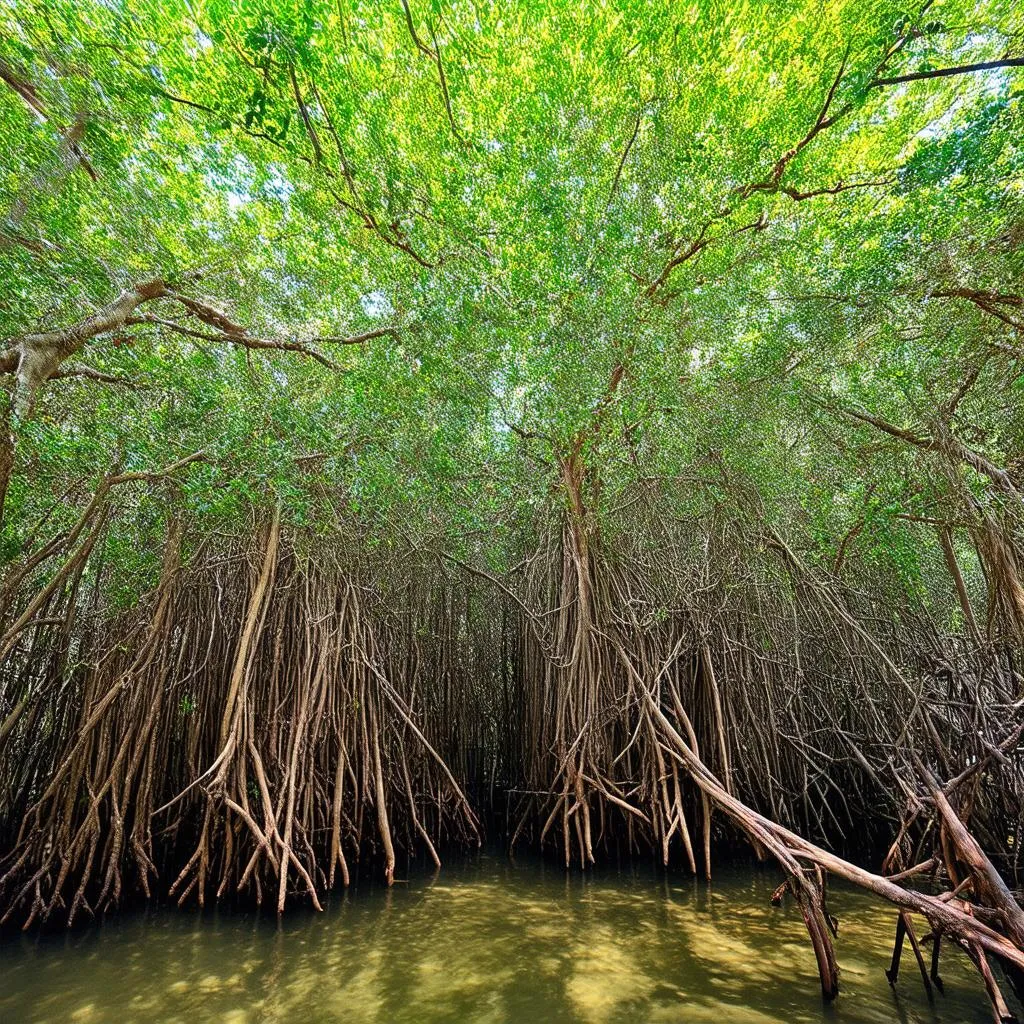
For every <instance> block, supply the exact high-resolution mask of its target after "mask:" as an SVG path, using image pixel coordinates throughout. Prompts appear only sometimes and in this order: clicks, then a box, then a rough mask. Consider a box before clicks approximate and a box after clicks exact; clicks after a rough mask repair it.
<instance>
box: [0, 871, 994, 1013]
mask: <svg viewBox="0 0 1024 1024" xmlns="http://www.w3.org/2000/svg"><path fill="white" fill-rule="evenodd" d="M776 884H777V879H776V878H775V877H774V876H773V875H772V874H771V873H770V872H763V871H758V872H754V871H746V872H733V873H732V874H730V873H728V872H726V873H723V874H721V875H720V876H719V877H718V878H717V879H716V881H715V883H714V886H713V887H711V888H709V887H707V886H706V885H704V883H702V882H697V881H691V880H690V879H688V878H682V877H670V881H669V882H668V883H666V881H665V879H664V877H663V876H659V875H657V874H655V873H653V872H652V873H651V874H649V875H645V874H644V873H643V872H640V871H637V872H634V873H630V874H623V875H621V876H616V875H611V874H608V873H604V874H595V875H593V876H588V877H587V878H586V879H584V878H581V877H580V876H579V875H578V874H576V875H570V876H568V877H567V876H566V875H565V873H564V872H562V871H559V870H552V868H551V867H550V866H545V865H541V864H537V863H530V862H529V861H526V862H521V863H519V864H517V865H510V864H509V863H508V862H507V861H504V860H500V859H494V858H483V859H481V861H479V862H478V863H477V864H476V865H467V866H463V867H461V868H450V867H449V868H446V869H445V871H444V872H443V874H442V875H441V876H439V879H438V881H436V882H434V883H433V884H431V882H430V881H429V880H426V879H423V880H421V881H417V880H416V878H415V877H412V878H410V882H409V884H408V885H403V886H401V887H397V886H396V887H395V889H394V890H392V891H391V892H387V893H386V892H382V891H381V890H380V889H375V890H371V891H366V890H365V889H364V890H363V891H357V892H354V893H352V894H351V895H349V896H347V897H346V898H344V899H343V900H338V901H336V902H335V904H334V905H333V906H332V907H329V908H328V910H327V912H326V913H324V914H321V915H314V914H306V913H304V912H301V911H299V912H295V913H292V914H290V915H288V916H287V917H286V918H285V919H284V920H283V922H282V923H281V924H280V925H278V924H277V922H276V921H274V920H273V919H269V920H268V919H263V920H257V919H255V918H254V917H253V916H252V915H243V914H234V915H232V914H227V913H220V914H210V913H207V914H206V915H205V916H204V917H201V918H200V917H197V916H194V915H189V914H186V913H174V912H170V911H167V912H163V911H161V912H157V913H154V914H150V915H148V916H147V915H141V914H140V915H134V916H133V915H125V916H124V917H122V918H120V919H119V920H117V921H116V922H111V923H110V924H108V925H106V926H103V927H100V928H97V929H94V930H92V931H89V932H85V933H79V934H78V935H76V936H75V937H74V938H72V939H67V938H65V937H62V936H57V937H48V938H45V939H40V940H32V939H25V938H23V939H18V940H15V941H13V942H10V943H6V944H5V945H4V947H3V948H2V949H0V963H2V967H0V971H2V975H3V976H2V979H0V1021H2V1022H3V1024H7V1022H8V1021H10V1022H12V1024H14V1022H18V1024H68V1022H69V1021H72V1022H79V1021H80V1022H85V1024H107V1022H112V1024H157V1022H159V1024H174V1022H178V1024H208V1022H210V1024H212V1022H217V1024H223V1022H228V1024H292V1022H299V1024H335V1022H344V1024H360V1022H374V1024H377V1022H379V1024H392V1022H397V1024H402V1022H416V1024H440V1022H456V1021H458V1022H461V1021H472V1022H485V1024H487V1022H493V1024H500V1022H519V1021H524V1022H526V1024H545V1022H547V1021H565V1022H569V1024H574V1022H577V1024H606V1022H607V1024H612V1022H620V1021H621V1022H626V1021H651V1022H654V1024H661V1022H666V1024H667V1022H673V1024H679V1022H685V1024H826V1022H827V1024H890V1022H891V1021H894V1020H901V1021H902V1022H903V1024H988V1021H989V1020H990V1017H989V1013H988V1010H987V1007H986V1000H985V997H984V993H983V991H982V989H981V986H980V984H979V983H978V980H977V978H976V976H974V974H973V972H972V969H971V968H970V966H969V965H968V964H967V963H966V962H965V961H963V959H962V958H960V957H959V956H958V955H957V954H956V952H955V951H949V952H948V953H946V954H945V955H944V960H943V975H944V978H945V981H946V991H947V997H946V998H945V999H941V998H939V997H937V1000H936V1003H935V1007H934V1009H932V1008H930V1007H929V1006H928V1003H927V1000H926V999H925V997H924V995H923V993H922V991H921V986H920V982H919V979H918V978H917V977H916V971H914V970H912V969H908V970H907V971H906V972H905V974H904V976H903V977H901V980H900V984H899V986H898V992H897V994H896V995H894V994H893V992H892V991H891V990H890V988H889V986H888V984H887V983H886V981H885V978H884V974H883V970H884V968H885V967H886V966H887V965H888V958H889V955H890V953H891V948H892V947H891V943H892V934H893V927H894V916H893V913H892V911H891V910H890V909H888V908H886V907H883V906H879V905H878V904H876V903H873V902H871V901H870V900H868V899H867V898H865V897H863V896H862V895H861V894H858V893H853V892H849V891H844V890H842V889H839V890H837V891H836V892H834V893H833V894H832V906H831V909H832V910H833V912H834V913H836V914H837V915H838V916H839V918H840V921H841V926H840V932H839V939H838V941H837V944H836V946H837V952H838V956H839V961H840V965H841V968H842V986H843V992H842V994H841V996H840V999H839V1001H838V1003H837V1004H836V1005H835V1006H834V1007H833V1008H831V1009H829V1010H823V1008H822V1004H821V1001H820V996H819V994H818V982H817V973H816V970H815V964H814V957H813V954H812V952H811V949H810V946H809V944H808V942H807V938H806V932H805V931H804V927H803V923H802V921H801V918H800V914H799V912H798V911H797V909H796V908H795V907H794V906H792V905H787V906H784V907H782V908H772V907H771V906H769V904H768V896H769V894H770V892H771V890H772V889H773V888H774V886H775V885H776ZM907 957H908V958H909V951H908V954H907ZM905 966H907V967H908V968H912V967H913V962H912V960H911V961H910V963H909V964H905Z"/></svg>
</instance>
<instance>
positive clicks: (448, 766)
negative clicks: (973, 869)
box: [0, 519, 1024, 923]
mask: <svg viewBox="0 0 1024 1024" xmlns="http://www.w3.org/2000/svg"><path fill="white" fill-rule="evenodd" d="M99 522H100V523H101V522H102V520H101V519H100V520H99ZM737 529H738V528H736V527H728V526H723V528H722V529H720V530H719V531H717V533H714V534H711V535H709V536H707V537H706V538H704V542H703V543H702V544H701V545H699V547H700V548H701V549H702V550H703V558H702V560H701V561H700V562H697V563H695V562H694V560H693V550H694V545H693V543H692V541H691V542H688V543H684V542H683V541H681V540H676V541H675V542H673V540H672V538H670V537H666V538H664V541H663V542H660V543H659V544H658V546H657V551H656V554H655V553H654V552H653V551H648V552H644V551H643V550H641V549H640V548H637V549H636V550H634V551H632V552H630V554H629V557H627V558H618V559H612V558H609V557H606V556H605V555H604V554H603V552H602V551H601V549H600V545H599V544H598V542H597V540H596V539H595V537H594V536H589V535H585V534H584V533H582V532H581V531H579V530H577V529H575V528H574V526H573V524H572V522H571V521H567V522H566V523H565V524H564V525H563V526H562V527H561V528H560V529H553V530H551V531H549V532H548V533H546V534H544V535H543V537H542V539H541V542H540V544H539V546H538V547H537V549H536V550H535V551H533V552H532V553H531V555H530V557H529V558H528V559H526V560H524V562H523V563H522V564H521V566H520V567H519V569H518V570H517V572H516V573H515V574H513V575H512V576H510V577H509V579H510V580H511V582H510V583H501V585H500V586H495V585H494V583H495V580H494V579H492V578H488V574H486V573H482V572H480V571H477V570H473V569H471V568H470V567H469V566H468V564H465V563H461V562H457V561H452V560H451V559H446V558H443V557H441V558H439V557H435V556H433V555H431V554H429V553H427V552H424V551H417V550H414V549H412V548H409V549H408V550H404V551H399V552H398V553H397V554H396V553H395V552H392V553H391V557H390V558H388V559H383V558H381V557H373V558H371V557H368V556H367V555H366V554H365V553H364V554H363V555H362V556H353V555H352V553H351V552H346V551H344V550H341V549H331V548H328V547H325V546H323V545H319V544H318V545H311V544H310V543H309V538H303V537H302V536H298V535H294V536H285V535H283V533H282V530H281V527H280V525H279V523H278V522H277V520H276V519H274V520H273V521H272V522H270V523H269V524H266V525H264V526H263V527H262V528H261V529H258V530H257V531H255V533H254V535H253V537H252V538H251V539H249V540H248V541H247V542H244V543H243V542H234V543H231V544H225V545H221V546H220V549H219V550H217V551H216V553H214V551H213V549H212V547H210V546H208V545H204V546H202V547H200V549H199V550H198V552H197V553H194V554H193V556H192V557H191V558H190V559H189V560H188V562H187V564H186V562H185V560H184V559H183V557H182V546H183V543H182V537H181V530H180V529H179V527H178V526H177V525H174V526H173V527H172V528H171V530H170V532H169V534H168V536H167V539H166V542H165V550H164V555H163V569H162V572H161V575H160V579H159V582H158V584H157V585H156V587H155V588H154V589H153V590H152V592H150V593H149V594H147V595H145V597H144V599H143V600H141V601H140V602H139V603H138V605H137V606H136V607H135V608H133V609H131V610H129V611H126V612H122V613H120V614H117V615H109V614H106V613H105V612H104V609H103V607H102V604H100V603H98V602H97V601H96V599H95V595H93V594H86V593H83V591H82V588H81V586H80V574H81V565H82V564H83V563H82V562H81V560H79V555H80V554H81V552H82V551H83V550H84V549H85V548H86V546H87V545H91V543H92V542H93V539H94V532H95V531H89V530H88V529H83V530H82V537H80V538H76V541H75V542H76V543H77V544H78V547H77V548H73V550H72V553H71V555H70V557H69V558H68V560H67V562H66V563H65V569H67V571H64V572H63V573H62V574H60V573H59V574H58V577H60V578H59V580H58V585H57V586H53V587H50V589H49V592H48V593H46V594H45V595H44V600H43V601H41V602H38V601H35V599H34V598H28V599H22V601H21V602H20V603H19V602H18V601H12V602H11V604H10V607H9V609H8V628H7V632H6V636H5V645H6V647H7V648H8V649H7V651H6V657H5V662H4V665H3V677H2V685H3V713H4V720H3V725H2V727H0V728H2V730H3V732H2V735H0V744H2V748H0V787H2V788H0V800H2V807H3V816H2V817H3V820H2V823H0V834H2V837H3V854H4V859H3V862H2V870H0V900H2V915H3V917H4V919H5V920H6V921H15V920H16V921H20V922H22V923H32V922H36V921H45V920H47V919H50V918H57V919H61V918H62V919H64V920H66V921H69V922H70V921H74V920H75V919H76V918H77V917H78V916H79V915H81V914H82V913H87V914H88V913H92V914H95V913H98V912H102V911H105V910H108V909H110V908H111V907H114V906H116V905H118V904H119V903H120V902H121V901H122V900H123V899H124V898H125V897H126V896H127V895H128V894H131V893H142V894H144V895H147V896H149V895H160V896H170V897H173V898H175V899H177V900H179V901H182V902H184V901H188V900H195V901H197V902H199V903H200V904H202V903H203V902H204V901H205V900H207V899H209V898H211V897H214V896H215V897H218V898H221V897H225V896H226V895H227V894H234V893H242V894H245V895H246V896H250V897H252V898H255V899H256V900H257V901H261V902H262V901H267V902H269V903H271V904H272V905H275V906H276V907H278V908H279V909H281V908H283V907H284V905H285V903H286V902H287V901H288V899H289V898H293V897H301V898H302V899H307V900H309V901H311V902H312V903H313V904H314V905H319V901H320V900H321V899H322V898H323V896H324V894H325V893H326V892H328V891H329V890H330V889H331V888H332V887H333V886H334V885H335V884H336V883H338V882H341V883H347V882H348V880H349V877H350V872H351V866H352V863H353V861H354V860H359V859H361V858H362V859H369V861H371V862H372V863H374V864H375V865H378V866H379V869H380V870H381V871H382V872H383V876H384V878H385V879H386V880H388V881H390V880H391V879H392V877H393V875H394V870H395V862H396V856H397V853H396V851H398V852H401V851H405V852H406V853H407V854H411V853H412V852H414V851H415V852H420V853H425V854H426V855H428V856H429V857H431V858H433V859H435V860H438V859H439V851H440V850H441V849H442V848H443V847H450V846H453V845H459V846H464V845H466V844H469V845H474V844H477V843H479V842H480V841H481V837H482V826H481V822H482V821H483V820H485V819H488V818H490V819H492V820H494V819H495V817H496V816H495V814H494V813H493V812H495V810H496V809H498V808H500V809H501V810H502V812H503V813H502V815H501V819H503V820H504V821H506V822H507V823H508V832H509V834H508V835H507V836H506V837H505V838H506V839H507V841H509V842H510V843H511V845H512V846H516V845H520V844H524V843H528V844H530V845H531V846H533V847H540V848H543V849H545V850H547V851H549V852H550V853H552V854H554V855H556V856H558V857H559V858H561V859H563V860H564V862H565V863H566V865H580V866H585V865H587V864H589V863H593V862H594V861H595V860H597V859H598V858H600V857H601V856H602V854H603V853H606V852H608V851H609V850H611V849H613V848H614V849H616V850H618V851H619V852H620V853H622V852H626V853H629V854H637V855H649V854H652V853H653V854H654V855H656V856H658V857H659V858H661V859H663V860H664V862H665V863H666V864H678V865H679V866H680V867H683V868H686V869H689V870H691V871H694V872H701V873H707V874H708V875H710V872H711V850H712V846H713V844H714V843H715V842H716V841H717V840H718V839H719V838H720V837H724V836H730V835H735V834H736V830H735V828H731V829H730V828H727V816H722V815H720V816H719V820H717V821H716V819H715V811H716V808H715V806H714V801H713V800H712V799H710V798H709V796H708V794H707V793H706V792H704V791H703V790H702V789H701V788H700V786H699V785H695V784H694V780H693V777H692V771H691V770H690V769H689V768H688V767H687V765H686V764H684V763H681V762H680V760H679V757H678V754H677V753H676V752H674V748H673V739H672V737H671V736H670V735H669V732H671V731H672V730H674V731H675V732H676V733H677V734H678V736H680V737H682V738H684V739H685V740H686V741H687V743H688V745H689V748H690V749H691V750H692V752H693V754H694V755H695V756H696V757H697V758H699V759H700V761H701V762H702V764H703V765H704V766H706V768H707V769H708V770H709V771H710V772H711V773H712V774H713V775H714V776H715V777H716V778H717V779H718V780H719V781H720V782H721V785H722V786H723V788H724V789H725V791H726V792H727V793H729V794H733V795H736V796H738V797H740V798H741V799H742V800H743V801H745V803H746V804H747V805H749V806H750V807H752V808H754V809H755V810H757V811H759V812H761V813H763V814H764V815H765V816H766V817H768V818H770V819H771V820H772V821H774V822H776V823H778V824H779V825H780V826H784V827H786V828H789V829H792V830H794V831H795V832H798V833H800V834H801V835H803V836H806V837H808V838H810V839H812V840H815V841H819V842H823V843H825V844H826V845H828V846H829V847H830V848H833V849H841V850H843V851H845V852H847V853H849V854H851V855H852V856H854V857H855V858H856V857H858V856H859V857H860V858H861V859H863V858H864V857H866V856H868V855H869V854H870V852H871V850H872V848H875V849H877V848H878V847H879V846H883V848H884V846H888V845H889V843H891V842H892V840H893V838H894V837H895V836H897V835H899V842H898V844H897V846H899V845H900V844H902V846H907V845H908V844H910V843H911V838H910V836H911V833H912V830H911V829H908V828H904V829H903V830H902V831H901V829H900V822H901V821H904V819H905V817H906V815H907V813H908V811H909V812H910V813H911V814H913V812H914V810H915V809H916V808H918V806H919V798H918V795H917V794H918V789H919V785H920V783H919V778H918V773H917V772H916V770H915V767H914V763H913V758H917V757H919V756H923V757H924V758H925V760H926V761H927V762H928V763H929V764H930V765H932V766H933V768H934V770H935V771H936V773H938V774H939V775H940V776H942V777H943V778H947V779H952V778H955V777H956V776H958V775H959V774H961V773H964V772H965V771H966V772H967V773H968V774H970V771H971V766H972V765H979V764H982V763H983V764H984V771H978V772H975V773H974V774H973V775H972V777H971V778H970V780H969V782H970V784H969V787H968V789H965V791H964V793H963V794H961V797H960V798H961V801H962V805H963V806H964V807H965V808H967V810H968V814H969V817H970V820H971V824H972V829H973V831H974V834H975V835H977V836H978V837H979V839H980V840H981V842H982V843H983V845H984V847H985V849H986V851H987V852H988V853H989V855H990V856H991V857H993V859H994V860H995V861H996V862H997V863H999V864H1000V866H1001V867H1002V868H1003V869H1004V871H1008V872H1010V873H1011V874H1015V872H1016V869H1017V857H1018V851H1019V849H1020V845H1021V841H1022V811H1021V808H1022V806H1024V774H1022V772H1021V768H1020V765H1019V762H1018V761H1017V760H1015V759H1013V758H1012V757H1007V756H1002V755H1000V756H998V757H995V756H993V755H992V751H993V750H994V749H995V750H997V752H998V746H999V744H1000V743H1004V741H1006V740H1007V739H1008V737H1009V738H1012V735H1011V734H1012V732H1013V730H1014V729H1017V730H1018V731H1019V724H1020V722H1021V720H1022V717H1024V716H1022V709H1021V703H1020V698H1021V694H1022V689H1024V688H1022V680H1021V675H1020V673H1019V671H1018V668H1017V664H1016V661H1015V658H1014V654H1013V651H1012V649H1011V648H1009V647H998V646H994V645H992V644H982V645H980V646H978V645H972V644H971V643H969V642H968V641H966V640H964V639H963V638H950V637H943V636H940V635H939V634H938V633H936V632H935V631H934V630H932V629H930V628H929V627H928V625H927V623H926V622H925V621H924V620H923V619H915V618H913V617H911V616H909V615H905V616H902V617H888V618H885V617H883V616H882V615H880V614H878V613H876V612H875V610H874V606H873V604H872V602H871V600H870V599H869V598H866V597H864V596H863V595H858V594H856V593H854V592H852V591H850V590H849V589H846V590H844V589H840V588H839V587H838V585H836V584H835V583H834V582H833V581H831V580H829V579H827V578H825V577H823V576H822V575H821V574H820V573H819V574H814V573H812V572H810V571H809V570H807V569H806V568H805V567H804V566H803V565H802V564H801V563H800V561H799V559H798V557H797V556H796V555H795V554H794V553H793V552H792V551H791V550H790V549H789V548H787V547H786V545H785V543H784V542H783V541H782V540H781V538H779V537H778V536H775V535H773V534H766V535H764V536H761V537H758V538H751V537H745V536H741V535H740V534H739V533H738V532H737ZM83 538H84V539H83ZM742 552H753V553H752V554H745V555H744V554H741V553H742ZM712 565H713V566H715V567H716V570H715V572H714V573H712V572H711V570H710V566H712ZM51 582H52V581H51ZM47 586H48V587H49V584H47ZM26 609H28V610H29V611H31V615H30V617H29V619H25V617H24V616H25V611H26ZM26 623H28V625H27V626H26ZM654 708H656V709H657V711H658V712H660V713H661V714H660V715H659V714H657V713H655V712H654V710H653V709H654ZM740 831H741V832H742V830H740ZM883 844H884V845H883ZM755 847H756V848H758V849H759V852H763V850H761V849H760V847H759V845H758V844H757V843H755ZM906 854H907V856H910V854H911V851H910V850H907V851H906Z"/></svg>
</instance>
